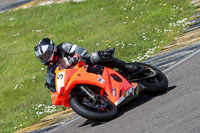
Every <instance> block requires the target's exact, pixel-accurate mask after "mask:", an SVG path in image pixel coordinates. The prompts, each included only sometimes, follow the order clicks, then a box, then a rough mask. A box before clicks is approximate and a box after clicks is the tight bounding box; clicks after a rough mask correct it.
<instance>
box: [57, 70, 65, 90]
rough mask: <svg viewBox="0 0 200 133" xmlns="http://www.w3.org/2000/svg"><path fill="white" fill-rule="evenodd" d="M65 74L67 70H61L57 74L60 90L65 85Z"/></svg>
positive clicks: (58, 88)
mask: <svg viewBox="0 0 200 133" xmlns="http://www.w3.org/2000/svg"><path fill="white" fill-rule="evenodd" d="M64 75H65V72H59V73H58V74H57V91H58V92H60V89H61V88H62V87H64Z"/></svg>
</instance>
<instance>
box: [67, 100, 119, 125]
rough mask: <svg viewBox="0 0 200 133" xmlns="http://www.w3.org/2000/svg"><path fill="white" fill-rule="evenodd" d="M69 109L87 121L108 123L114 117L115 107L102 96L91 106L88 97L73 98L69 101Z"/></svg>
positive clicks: (115, 113)
mask: <svg viewBox="0 0 200 133" xmlns="http://www.w3.org/2000/svg"><path fill="white" fill-rule="evenodd" d="M70 106H71V108H72V109H73V110H74V111H75V112H76V113H77V114H79V115H80V116H82V117H84V118H87V119H89V120H95V121H108V120H111V119H113V118H115V117H116V115H117V112H118V111H117V107H116V106H115V105H114V104H113V103H112V102H110V101H109V100H108V99H107V98H105V97H103V96H99V97H98V101H97V102H96V104H95V105H93V103H92V101H91V100H90V99H89V98H88V97H78V96H74V97H72V98H71V100H70Z"/></svg>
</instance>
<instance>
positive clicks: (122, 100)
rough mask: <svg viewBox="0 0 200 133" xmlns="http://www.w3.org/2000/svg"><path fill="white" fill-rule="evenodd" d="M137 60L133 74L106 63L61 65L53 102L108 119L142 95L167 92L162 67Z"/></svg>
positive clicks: (58, 70) (104, 119)
mask: <svg viewBox="0 0 200 133" xmlns="http://www.w3.org/2000/svg"><path fill="white" fill-rule="evenodd" d="M112 53H113V54H114V50H112ZM134 63H135V64H137V71H134V72H132V73H125V72H123V71H121V70H114V69H112V68H109V67H106V66H103V65H94V64H90V65H87V64H85V63H84V62H83V61H80V62H78V64H76V65H74V66H70V67H69V68H67V69H62V70H60V69H59V67H57V68H56V70H55V74H56V77H55V86H56V92H51V95H52V103H53V104H54V105H64V106H65V107H71V108H72V109H73V110H74V111H75V112H76V113H77V114H79V115H80V116H82V117H84V118H87V119H90V120H95V121H108V120H111V119H113V118H115V117H116V116H117V113H118V107H120V106H122V105H124V104H126V103H127V102H129V101H131V100H133V99H135V98H137V97H139V96H140V95H141V94H143V93H145V94H147V95H158V94H161V93H163V92H166V91H167V88H168V80H167V78H166V76H165V75H164V74H163V73H162V72H161V71H160V70H158V69H157V68H155V67H153V66H150V65H148V64H144V63H139V62H134Z"/></svg>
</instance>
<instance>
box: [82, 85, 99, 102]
mask: <svg viewBox="0 0 200 133" xmlns="http://www.w3.org/2000/svg"><path fill="white" fill-rule="evenodd" d="M79 87H80V89H81V90H83V91H84V92H85V93H86V94H87V95H88V96H89V97H90V98H91V99H92V100H93V103H95V102H96V101H97V97H96V95H94V94H92V93H91V92H90V90H89V89H88V86H85V85H80V86H79Z"/></svg>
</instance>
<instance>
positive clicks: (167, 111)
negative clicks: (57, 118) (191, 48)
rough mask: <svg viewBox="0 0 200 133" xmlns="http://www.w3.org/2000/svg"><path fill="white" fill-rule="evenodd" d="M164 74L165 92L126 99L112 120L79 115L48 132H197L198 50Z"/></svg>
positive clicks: (199, 95) (199, 93) (199, 104)
mask: <svg viewBox="0 0 200 133" xmlns="http://www.w3.org/2000/svg"><path fill="white" fill-rule="evenodd" d="M166 75H167V77H168V80H169V89H168V92H167V93H165V94H163V95H160V96H156V97H148V96H144V97H142V98H140V99H136V100H134V101H132V102H130V103H128V104H127V105H125V106H123V107H121V108H120V111H119V116H118V117H117V118H116V119H114V120H111V121H109V122H105V123H97V122H92V121H89V120H86V119H84V118H82V117H79V118H77V119H76V120H74V121H72V122H70V123H67V124H65V125H62V126H59V127H58V128H56V129H54V130H53V131H51V132H56V133H64V132H66V133H67V132H69V133H70V132H72V133H122V132H123V133H200V82H199V81H200V80H199V79H200V53H199V54H197V55H195V56H193V57H192V58H190V59H188V60H187V61H185V62H184V63H183V64H181V65H179V66H177V67H175V68H174V69H172V70H170V71H169V72H167V73H166Z"/></svg>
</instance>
